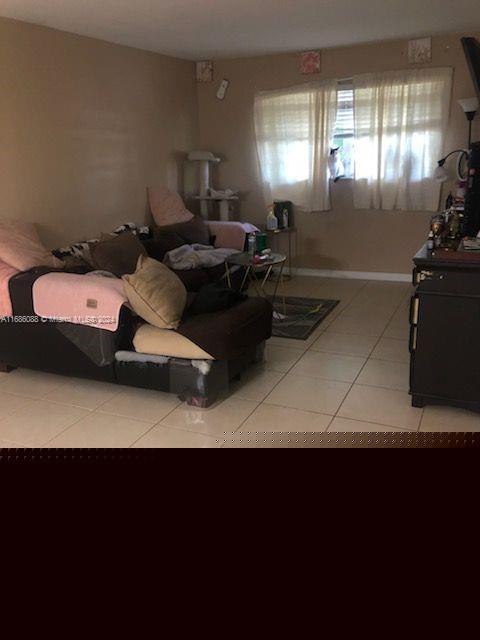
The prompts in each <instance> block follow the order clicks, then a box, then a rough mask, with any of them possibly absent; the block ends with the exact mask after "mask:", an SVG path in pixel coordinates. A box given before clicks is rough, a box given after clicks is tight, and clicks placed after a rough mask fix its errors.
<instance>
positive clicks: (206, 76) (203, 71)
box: [196, 60, 213, 82]
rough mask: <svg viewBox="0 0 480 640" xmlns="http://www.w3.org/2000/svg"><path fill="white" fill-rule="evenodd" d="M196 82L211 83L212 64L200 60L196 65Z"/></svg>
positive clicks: (209, 61) (208, 61)
mask: <svg viewBox="0 0 480 640" xmlns="http://www.w3.org/2000/svg"><path fill="white" fill-rule="evenodd" d="M196 74H197V82H212V81H213V62H212V61H211V60H202V61H201V62H197V63H196Z"/></svg>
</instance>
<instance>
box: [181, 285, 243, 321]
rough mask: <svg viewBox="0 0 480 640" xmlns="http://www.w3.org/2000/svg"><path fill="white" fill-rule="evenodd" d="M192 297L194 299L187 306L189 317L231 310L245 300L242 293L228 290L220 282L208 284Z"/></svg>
mask: <svg viewBox="0 0 480 640" xmlns="http://www.w3.org/2000/svg"><path fill="white" fill-rule="evenodd" d="M190 295H191V294H190ZM194 295H195V299H194V300H193V302H192V303H191V304H189V308H188V314H190V315H201V314H202V313H214V312H215V311H224V310H225V309H231V308H232V307H234V306H235V305H237V304H239V303H240V302H243V301H244V300H246V298H247V296H246V295H245V294H244V293H240V292H239V291H235V290H234V289H230V288H229V287H226V286H224V284H223V283H222V282H210V283H209V284H206V285H204V286H203V287H202V288H201V289H200V291H198V293H197V294H194Z"/></svg>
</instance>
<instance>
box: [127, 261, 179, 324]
mask: <svg viewBox="0 0 480 640" xmlns="http://www.w3.org/2000/svg"><path fill="white" fill-rule="evenodd" d="M123 288H124V290H125V295H126V296H127V298H128V301H129V303H130V305H131V306H132V308H133V310H134V311H135V312H136V313H137V314H138V315H139V316H140V317H141V318H143V319H144V320H146V321H147V322H148V323H149V324H152V325H154V326H155V327H159V328H160V329H176V328H177V327H178V325H179V324H180V320H181V318H182V314H183V310H184V309H185V305H186V303H187V290H186V289H185V286H184V285H183V283H182V281H181V280H180V278H179V277H178V276H177V275H175V274H174V273H173V271H171V270H170V269H169V268H168V267H166V266H165V265H164V264H162V263H161V262H158V261H157V260H153V259H152V258H146V257H145V256H140V258H139V259H138V265H137V270H136V271H135V273H134V274H132V275H126V276H123Z"/></svg>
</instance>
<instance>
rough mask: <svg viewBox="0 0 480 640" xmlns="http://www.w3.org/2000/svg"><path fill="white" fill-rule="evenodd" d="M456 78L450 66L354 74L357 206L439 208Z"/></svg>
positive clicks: (422, 209) (421, 209)
mask: <svg viewBox="0 0 480 640" xmlns="http://www.w3.org/2000/svg"><path fill="white" fill-rule="evenodd" d="M451 80H452V69H449V68H439V69H436V68H426V69H411V70H410V69H409V70H402V71H387V72H382V73H370V74H363V75H360V76H355V77H354V79H353V85H354V89H353V93H354V105H355V110H354V119H355V149H354V154H355V184H354V203H355V207H356V208H357V209H384V210H393V209H397V210H403V211H436V210H437V208H438V203H439V196H440V188H439V184H438V183H437V182H435V180H434V179H433V174H434V171H435V167H436V164H437V160H438V159H439V158H441V157H442V152H443V144H444V138H445V130H446V126H447V122H448V113H449V109H450V93H451Z"/></svg>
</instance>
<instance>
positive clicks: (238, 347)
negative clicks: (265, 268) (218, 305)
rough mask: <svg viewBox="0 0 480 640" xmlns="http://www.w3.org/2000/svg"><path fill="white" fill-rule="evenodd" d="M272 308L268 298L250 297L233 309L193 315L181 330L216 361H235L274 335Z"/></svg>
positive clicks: (179, 328) (184, 321)
mask: <svg viewBox="0 0 480 640" xmlns="http://www.w3.org/2000/svg"><path fill="white" fill-rule="evenodd" d="M272 317H273V307H272V305H271V303H270V302H268V300H266V299H265V298H248V299H247V300H245V302H240V303H239V304H237V305H236V306H235V307H232V308H231V309H226V310H225V311H218V312H216V313H205V314H203V315H198V316H191V317H189V318H186V319H184V320H183V321H182V323H181V324H180V326H179V327H178V329H177V332H178V333H181V334H182V335H183V336H185V337H186V338H188V339H189V340H191V341H192V342H194V343H195V344H196V345H198V346H199V347H200V348H201V349H203V350H204V351H206V352H207V353H210V354H211V355H212V356H213V357H214V358H215V360H234V359H236V358H239V357H240V356H242V355H243V354H244V353H245V352H246V351H247V350H248V349H250V348H251V347H255V346H257V345H259V344H261V343H262V342H263V341H264V340H268V338H270V336H271V335H272Z"/></svg>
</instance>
